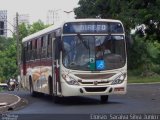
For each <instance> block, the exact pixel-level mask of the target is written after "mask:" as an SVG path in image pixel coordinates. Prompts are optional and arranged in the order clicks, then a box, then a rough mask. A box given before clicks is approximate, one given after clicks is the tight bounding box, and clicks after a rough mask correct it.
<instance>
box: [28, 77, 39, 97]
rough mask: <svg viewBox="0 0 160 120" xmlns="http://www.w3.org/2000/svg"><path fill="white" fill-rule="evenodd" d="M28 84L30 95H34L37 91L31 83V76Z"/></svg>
mask: <svg viewBox="0 0 160 120" xmlns="http://www.w3.org/2000/svg"><path fill="white" fill-rule="evenodd" d="M29 86H30V94H31V96H33V97H36V96H37V93H36V92H35V91H34V89H33V83H32V79H31V78H29Z"/></svg>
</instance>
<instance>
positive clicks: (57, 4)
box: [0, 0, 79, 27]
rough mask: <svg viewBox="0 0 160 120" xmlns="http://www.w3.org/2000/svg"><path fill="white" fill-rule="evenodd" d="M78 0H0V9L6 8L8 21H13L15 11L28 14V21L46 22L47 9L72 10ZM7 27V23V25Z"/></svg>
mask: <svg viewBox="0 0 160 120" xmlns="http://www.w3.org/2000/svg"><path fill="white" fill-rule="evenodd" d="M78 1H79V0H0V10H7V13H8V21H9V22H10V23H13V18H14V17H15V15H16V12H18V13H19V14H29V17H30V23H33V22H36V21H37V20H39V19H40V20H42V21H43V22H44V23H45V22H46V17H47V11H48V10H58V9H62V10H64V11H72V10H73V9H74V8H75V7H77V6H78ZM8 27H9V25H8Z"/></svg>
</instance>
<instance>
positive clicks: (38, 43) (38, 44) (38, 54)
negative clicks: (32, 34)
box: [37, 38, 41, 59]
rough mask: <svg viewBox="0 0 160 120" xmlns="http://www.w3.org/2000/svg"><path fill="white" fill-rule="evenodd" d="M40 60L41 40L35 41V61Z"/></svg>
mask: <svg viewBox="0 0 160 120" xmlns="http://www.w3.org/2000/svg"><path fill="white" fill-rule="evenodd" d="M40 58H41V38H38V39H37V59H40Z"/></svg>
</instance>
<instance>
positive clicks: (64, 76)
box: [62, 74, 79, 85]
mask: <svg viewBox="0 0 160 120" xmlns="http://www.w3.org/2000/svg"><path fill="white" fill-rule="evenodd" d="M62 77H63V79H64V80H65V81H66V82H67V83H68V84H69V85H79V83H78V81H77V80H75V79H74V78H72V77H70V76H68V75H64V74H62Z"/></svg>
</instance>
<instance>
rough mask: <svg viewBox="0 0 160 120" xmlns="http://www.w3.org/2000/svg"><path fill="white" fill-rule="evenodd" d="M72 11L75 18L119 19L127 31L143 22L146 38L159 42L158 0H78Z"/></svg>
mask: <svg viewBox="0 0 160 120" xmlns="http://www.w3.org/2000/svg"><path fill="white" fill-rule="evenodd" d="M74 12H75V14H76V16H77V18H96V17H100V18H111V19H120V20H121V21H122V22H123V23H124V25H125V28H126V30H127V32H130V30H131V28H135V27H136V26H137V25H141V24H144V25H145V26H146V29H145V32H146V35H147V37H146V39H148V38H149V37H150V36H151V37H153V36H154V37H155V40H159V42H160V14H159V13H160V0H127V1H126V0H80V1H79V7H77V8H75V9H74ZM141 30H142V29H140V32H141Z"/></svg>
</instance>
